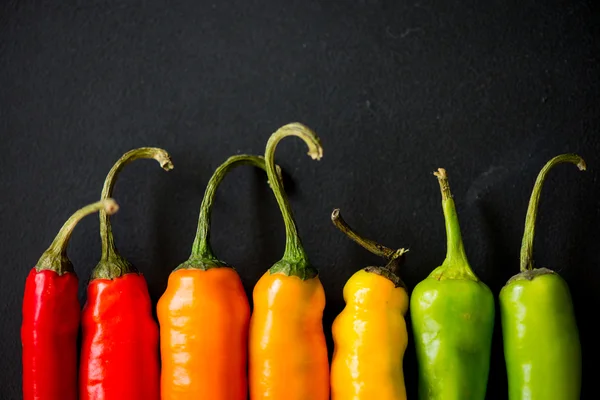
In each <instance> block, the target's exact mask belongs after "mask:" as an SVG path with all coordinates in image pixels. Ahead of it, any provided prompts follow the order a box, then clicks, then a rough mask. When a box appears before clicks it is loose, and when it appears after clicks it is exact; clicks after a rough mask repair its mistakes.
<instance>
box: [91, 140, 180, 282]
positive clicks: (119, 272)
mask: <svg viewBox="0 0 600 400" xmlns="http://www.w3.org/2000/svg"><path fill="white" fill-rule="evenodd" d="M143 158H146V159H154V160H156V161H157V162H158V163H159V164H160V166H161V168H162V169H164V170H165V171H170V170H172V169H173V163H172V162H171V157H170V156H169V153H167V152H166V151H165V150H163V149H160V148H156V147H140V148H137V149H133V150H130V151H128V152H127V153H125V154H123V156H122V157H121V158H119V159H118V160H117V162H116V163H115V164H114V165H113V167H112V168H111V169H110V171H109V172H108V175H107V176H106V179H105V181H104V186H103V187H102V196H101V199H106V198H108V197H111V196H112V193H113V189H114V187H115V183H116V181H117V176H118V174H119V172H121V170H122V169H123V168H124V167H125V166H126V165H127V164H129V163H131V162H133V161H135V160H139V159H143ZM100 239H101V242H102V255H101V257H100V262H99V263H98V265H96V267H95V268H94V270H93V271H92V279H115V278H118V277H120V276H123V275H125V274H127V273H131V272H137V270H136V269H135V267H134V266H133V265H131V263H129V262H128V261H127V260H125V259H124V258H123V257H122V256H121V255H120V254H119V252H118V251H117V248H116V246H115V242H114V237H113V233H112V227H111V224H110V219H109V218H108V214H106V213H105V212H102V211H101V212H100Z"/></svg>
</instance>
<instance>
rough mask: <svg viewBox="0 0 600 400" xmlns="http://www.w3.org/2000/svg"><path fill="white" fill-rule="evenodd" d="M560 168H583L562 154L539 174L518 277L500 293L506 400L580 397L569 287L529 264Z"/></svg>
mask: <svg viewBox="0 0 600 400" xmlns="http://www.w3.org/2000/svg"><path fill="white" fill-rule="evenodd" d="M564 162H570V163H573V164H576V165H577V166H578V167H579V169H580V170H585V168H586V165H585V162H584V161H583V159H582V158H581V157H579V156H577V155H575V154H564V155H559V156H556V157H554V158H553V159H551V160H550V161H549V162H548V163H547V164H546V165H545V166H544V168H543V169H542V170H541V171H540V173H539V175H538V178H537V180H536V183H535V185H534V189H533V192H532V194H531V200H530V202H529V208H528V210H527V217H526V222H525V233H524V235H523V244H522V246H521V272H520V273H519V274H517V275H515V276H513V277H512V278H510V279H509V281H508V282H507V284H506V285H505V286H504V287H503V288H502V290H501V291H500V312H501V318H502V337H503V341H504V358H505V360H506V370H507V377H508V392H509V399H510V400H544V399H552V400H573V399H579V397H580V394H581V344H580V341H579V332H578V329H577V323H576V321H575V314H574V310H573V302H572V300H571V294H570V292H569V287H568V285H567V283H566V282H565V280H564V279H563V278H561V277H560V275H558V274H557V273H556V272H554V271H552V270H549V269H547V268H533V262H532V249H533V238H534V231H535V219H536V215H537V209H538V204H539V198H540V193H541V189H542V185H543V182H544V180H545V178H546V175H547V173H548V172H549V171H550V169H551V168H552V167H553V166H555V165H556V164H559V163H564Z"/></svg>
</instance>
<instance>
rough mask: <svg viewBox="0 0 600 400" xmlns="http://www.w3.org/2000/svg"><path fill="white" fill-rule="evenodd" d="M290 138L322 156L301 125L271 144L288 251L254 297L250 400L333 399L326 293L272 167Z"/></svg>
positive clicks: (272, 180)
mask: <svg viewBox="0 0 600 400" xmlns="http://www.w3.org/2000/svg"><path fill="white" fill-rule="evenodd" d="M290 135H293V136H298V137H300V138H301V139H303V140H304V141H305V142H306V144H307V145H308V147H309V153H308V154H309V155H310V156H311V157H312V158H313V159H320V158H321V156H322V154H323V150H322V148H321V146H320V143H319V140H318V138H317V137H316V136H315V134H314V133H313V132H312V131H311V130H310V129H308V128H307V127H305V126H303V125H301V124H298V123H292V124H288V125H285V126H283V127H282V128H280V129H278V130H277V131H276V132H275V133H274V134H273V135H271V138H270V139H269V141H268V142H267V147H266V151H265V161H266V164H267V174H268V177H269V182H270V183H271V188H272V190H273V193H274V195H275V197H276V199H277V203H278V204H279V208H280V209H281V212H282V215H283V218H284V222H285V228H286V246H285V252H284V255H283V258H282V259H281V260H280V261H278V262H277V263H275V264H274V265H273V266H272V267H271V268H270V269H269V270H268V271H267V272H266V273H265V274H264V275H263V276H262V277H261V278H260V279H259V281H258V282H257V283H256V285H255V287H254V291H253V299H254V310H253V313H252V316H251V319H250V338H249V384H250V399H252V400H259V399H260V400H262V399H276V400H279V399H286V400H327V399H328V398H329V362H328V357H327V346H326V343H325V335H324V332H323V322H322V318H323V309H324V308H325V292H324V290H323V285H322V284H321V282H320V280H319V277H318V273H317V270H316V269H315V268H314V267H312V266H311V265H310V264H309V262H308V257H307V255H306V253H305V251H304V248H303V247H302V243H301V241H300V238H299V237H298V233H297V230H296V224H295V221H294V218H293V215H292V211H291V207H290V205H289V203H288V201H287V198H286V196H285V192H284V191H283V188H282V185H281V182H280V181H279V180H278V179H277V178H276V176H275V168H274V163H273V156H274V152H275V148H276V146H277V143H279V141H280V140H281V139H282V138H284V137H286V136H290Z"/></svg>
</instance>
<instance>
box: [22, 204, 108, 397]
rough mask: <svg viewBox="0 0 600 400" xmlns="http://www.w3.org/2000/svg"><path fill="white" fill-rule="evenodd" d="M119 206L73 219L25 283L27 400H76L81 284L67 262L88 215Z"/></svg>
mask: <svg viewBox="0 0 600 400" xmlns="http://www.w3.org/2000/svg"><path fill="white" fill-rule="evenodd" d="M100 209H104V210H105V211H106V212H108V213H111V214H112V213H114V212H116V211H117V209H118V206H117V204H116V203H115V202H114V201H113V200H112V199H108V200H105V201H101V202H98V203H94V204H90V205H88V206H86V207H84V208H82V209H80V210H78V211H77V212H76V213H74V214H73V215H72V216H71V218H69V219H68V220H67V221H66V222H65V224H64V225H63V227H62V228H61V230H60V231H59V233H58V234H57V236H56V238H55V239H54V241H53V242H52V244H51V245H50V247H49V248H48V249H47V250H46V251H45V252H44V254H43V255H42V257H41V258H40V260H39V261H38V262H37V264H36V266H35V267H34V268H32V270H31V272H30V273H29V275H28V276H27V280H26V282H25V294H24V297H23V320H22V325H21V343H22V350H23V400H49V399H61V400H77V334H78V332H79V321H80V305H79V300H78V298H77V287H78V279H77V275H76V274H75V270H74V269H73V265H72V264H71V261H70V260H69V258H68V257H67V252H66V250H67V245H68V242H69V239H70V237H71V234H72V233H73V229H74V228H75V225H77V223H78V222H79V221H80V220H81V219H82V218H83V217H85V216H86V215H89V214H91V213H94V212H97V211H99V210H100Z"/></svg>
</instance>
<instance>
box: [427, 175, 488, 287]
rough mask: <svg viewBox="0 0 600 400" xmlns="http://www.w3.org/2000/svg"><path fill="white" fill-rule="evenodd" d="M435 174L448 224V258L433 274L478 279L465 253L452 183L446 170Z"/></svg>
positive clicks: (435, 275)
mask: <svg viewBox="0 0 600 400" xmlns="http://www.w3.org/2000/svg"><path fill="white" fill-rule="evenodd" d="M433 175H435V176H436V177H437V179H438V183H439V184H440V192H441V194H442V209H443V211H444V221H445V225H446V259H445V260H444V262H443V264H442V265H441V267H439V268H436V269H435V270H434V271H433V272H432V273H431V275H433V276H434V277H436V278H437V279H440V278H441V277H442V276H446V277H448V278H471V279H475V280H477V277H476V276H475V274H474V273H473V271H472V270H471V267H470V265H469V261H468V260H467V255H466V253H465V248H464V245H463V240H462V235H461V232H460V224H459V222H458V214H457V213H456V206H455V204H454V199H453V196H452V192H451V191H450V183H449V182H448V175H447V174H446V170H445V169H444V168H438V170H437V171H436V172H434V173H433Z"/></svg>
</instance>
